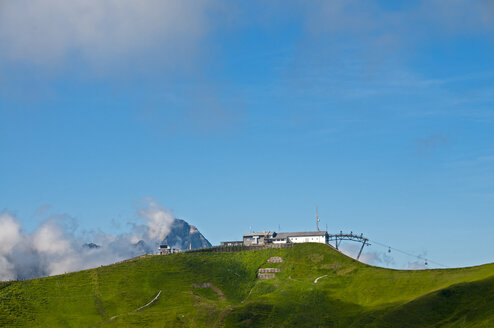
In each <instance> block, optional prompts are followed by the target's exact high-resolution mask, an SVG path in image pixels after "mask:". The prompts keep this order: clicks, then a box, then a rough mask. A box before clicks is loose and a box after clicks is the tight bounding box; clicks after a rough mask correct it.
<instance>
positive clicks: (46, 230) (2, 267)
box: [0, 198, 174, 280]
mask: <svg viewBox="0 0 494 328" xmlns="http://www.w3.org/2000/svg"><path fill="white" fill-rule="evenodd" d="M138 212H139V213H138V214H140V215H141V218H142V219H143V220H144V221H145V224H144V225H134V226H133V230H132V231H130V232H129V233H123V234H119V235H109V234H105V233H103V232H98V233H97V234H95V235H93V236H91V239H90V240H89V241H91V242H94V243H96V244H97V245H99V246H100V247H99V248H91V247H86V246H83V245H84V244H85V243H86V242H87V240H83V239H82V238H80V237H77V236H76V235H75V234H74V227H73V225H74V223H75V222H74V221H73V219H71V218H70V217H68V216H67V215H63V216H52V217H50V218H49V219H48V220H47V221H45V222H44V223H43V224H41V225H40V226H39V227H38V229H36V231H34V232H33V233H31V234H29V233H26V232H23V231H22V230H21V224H20V223H19V221H18V220H17V219H16V218H15V217H14V216H13V215H12V214H10V213H8V212H6V211H4V212H2V213H0V280H12V279H26V278H35V277H42V276H46V275H55V274H61V273H65V272H70V271H76V270H82V269H87V268H92V267H97V266H100V265H105V264H110V263H114V262H117V261H121V260H124V259H128V258H131V257H135V256H138V255H141V254H143V253H144V252H147V251H149V250H150V249H154V248H155V247H156V246H157V244H158V243H160V242H161V241H162V240H163V239H164V238H165V237H166V235H167V234H168V233H169V231H170V226H171V224H172V223H173V221H174V218H173V217H172V216H171V214H170V213H169V212H168V211H167V210H166V209H165V208H164V207H162V206H160V205H159V204H157V203H156V202H155V201H154V200H152V199H150V198H149V199H148V203H147V204H146V206H145V207H144V208H143V209H141V210H139V211H138ZM137 242H140V244H139V247H137V246H136V243H137Z"/></svg>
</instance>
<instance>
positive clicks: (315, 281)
mask: <svg viewBox="0 0 494 328" xmlns="http://www.w3.org/2000/svg"><path fill="white" fill-rule="evenodd" d="M327 276H328V275H327V274H325V275H324V276H320V277H317V278H316V279H315V280H314V283H315V284H317V282H318V281H319V279H321V278H324V277H327Z"/></svg>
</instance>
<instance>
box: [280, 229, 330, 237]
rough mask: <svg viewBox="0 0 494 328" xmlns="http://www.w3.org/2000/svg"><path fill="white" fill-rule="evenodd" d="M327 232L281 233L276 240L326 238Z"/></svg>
mask: <svg viewBox="0 0 494 328" xmlns="http://www.w3.org/2000/svg"><path fill="white" fill-rule="evenodd" d="M326 235H327V232H326V231H302V232H280V233H277V234H276V237H275V238H287V237H310V236H326Z"/></svg>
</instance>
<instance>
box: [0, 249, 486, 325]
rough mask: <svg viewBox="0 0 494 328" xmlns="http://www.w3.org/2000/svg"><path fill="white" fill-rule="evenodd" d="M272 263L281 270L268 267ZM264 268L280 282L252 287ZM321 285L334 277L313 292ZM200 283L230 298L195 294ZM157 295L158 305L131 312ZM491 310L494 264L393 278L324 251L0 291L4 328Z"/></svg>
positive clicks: (59, 279)
mask: <svg viewBox="0 0 494 328" xmlns="http://www.w3.org/2000/svg"><path fill="white" fill-rule="evenodd" d="M271 256H281V257H283V259H284V262H283V263H276V264H266V263H265V262H266V260H267V259H268V258H269V257H271ZM260 267H279V268H281V269H282V272H281V273H278V274H277V277H276V278H275V279H271V280H263V281H261V280H258V279H256V272H257V269H258V268H260ZM322 275H328V276H327V277H324V278H321V279H320V280H319V282H318V283H317V284H314V283H313V281H314V279H315V278H316V277H319V276H322ZM204 282H209V283H212V284H213V285H214V286H216V287H218V288H219V289H220V290H221V291H222V292H223V294H224V297H222V296H221V295H218V294H217V293H216V292H215V291H214V290H212V289H210V288H204V289H200V288H193V284H197V283H204ZM160 290H161V291H162V293H161V295H160V297H159V299H158V300H157V301H156V302H154V303H153V304H152V305H151V306H149V307H147V308H145V309H143V310H141V311H138V312H133V311H134V310H136V309H137V308H139V307H140V306H142V305H144V304H146V303H148V302H149V301H150V300H151V299H152V298H153V297H154V296H155V295H156V294H157V293H158V291H160ZM493 308H494V265H492V264H489V265H483V266H478V267H472V268H461V269H448V270H423V271H397V270H388V269H381V268H376V267H371V266H367V265H364V264H361V263H359V262H356V261H354V260H352V259H350V258H348V257H346V256H344V255H342V254H340V253H338V252H336V251H334V250H333V249H332V248H330V247H328V246H325V245H321V244H303V245H295V247H293V248H287V249H269V250H263V251H245V252H237V253H192V254H175V255H170V256H148V257H142V258H139V259H134V260H131V261H127V262H124V263H121V264H117V265H112V266H106V267H101V268H97V269H93V270H86V271H81V272H75V273H70V274H66V275H60V276H54V277H48V278H42V279H33V280H28V281H21V282H14V283H2V284H0V326H1V327H3V326H6V327H15V326H29V327H32V326H40V327H57V326H62V327H66V326H74V327H78V326H82V327H88V326H98V327H126V326H129V327H130V326H142V327H210V326H239V327H252V326H256V327H259V326H266V327H292V326H295V325H298V326H302V327H318V326H322V327H362V326H369V327H492V326H494V311H492V310H491V309H493ZM116 315H119V316H118V317H117V318H115V319H113V320H110V318H111V317H113V316H116Z"/></svg>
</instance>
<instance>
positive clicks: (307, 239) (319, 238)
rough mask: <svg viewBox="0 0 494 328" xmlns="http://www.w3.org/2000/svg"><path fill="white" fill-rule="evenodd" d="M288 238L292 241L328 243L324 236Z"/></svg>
mask: <svg viewBox="0 0 494 328" xmlns="http://www.w3.org/2000/svg"><path fill="white" fill-rule="evenodd" d="M288 240H289V242H292V243H322V244H325V243H326V238H325V237H324V236H304V237H288Z"/></svg>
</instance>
